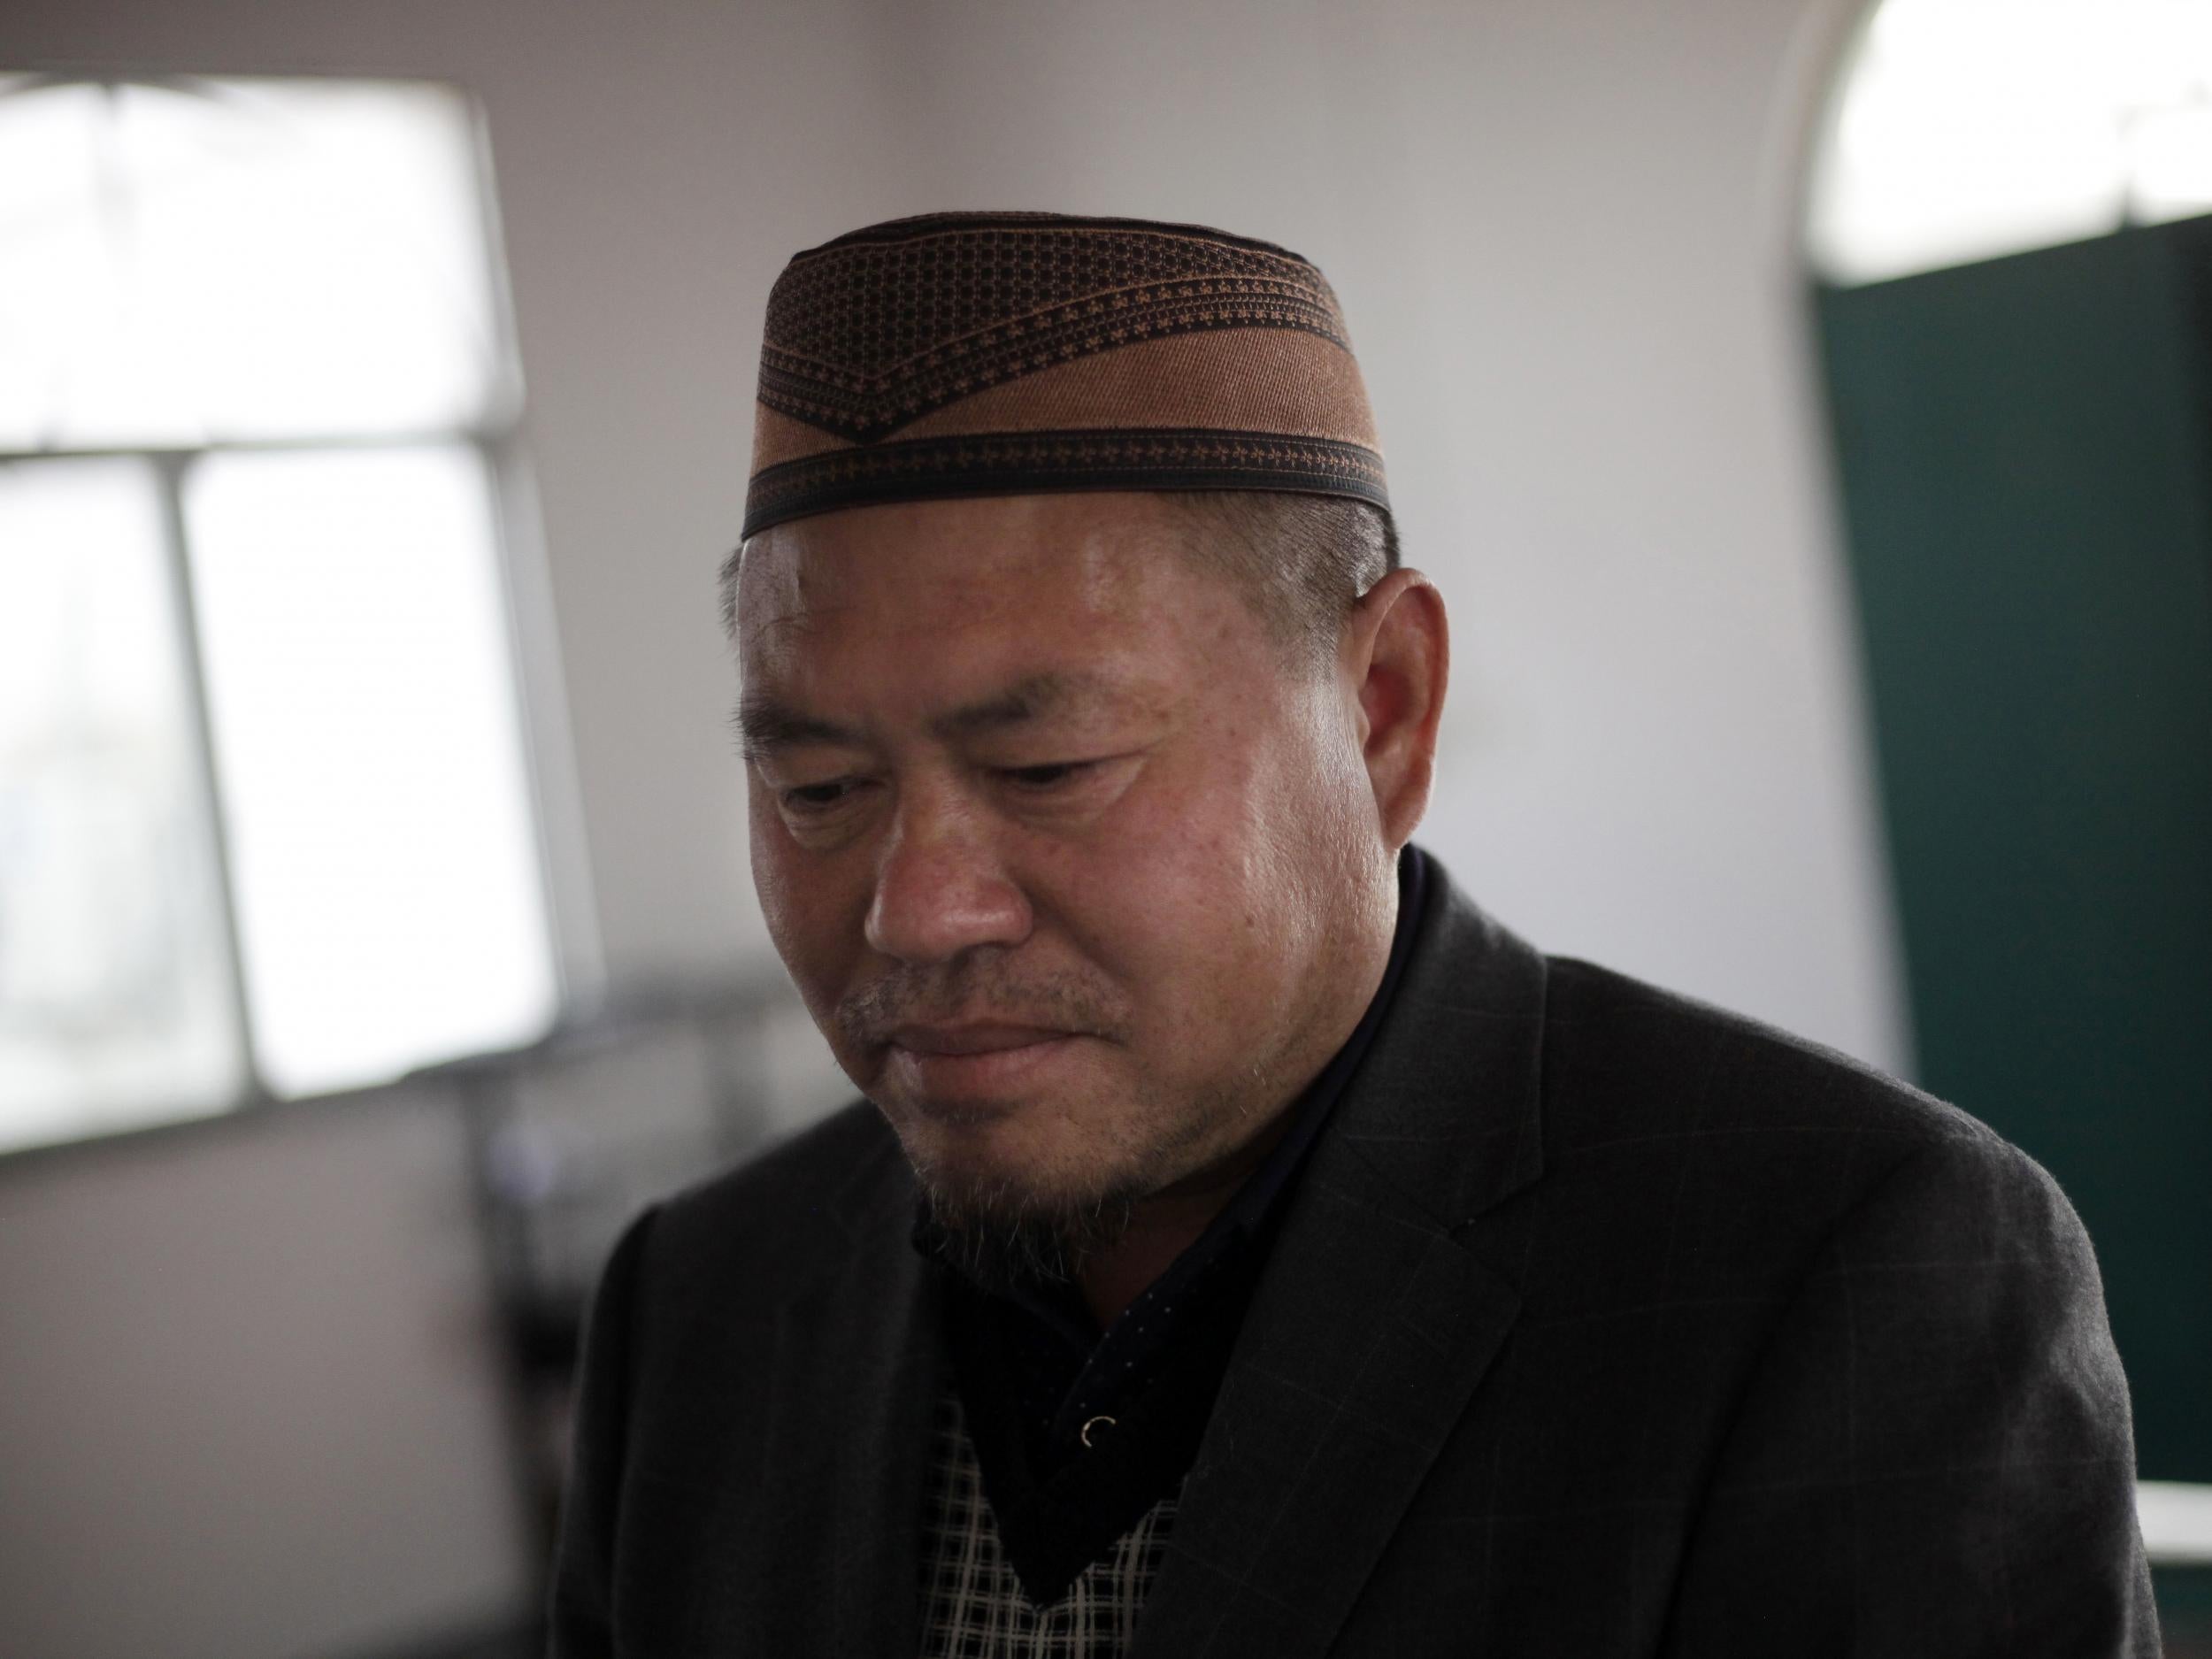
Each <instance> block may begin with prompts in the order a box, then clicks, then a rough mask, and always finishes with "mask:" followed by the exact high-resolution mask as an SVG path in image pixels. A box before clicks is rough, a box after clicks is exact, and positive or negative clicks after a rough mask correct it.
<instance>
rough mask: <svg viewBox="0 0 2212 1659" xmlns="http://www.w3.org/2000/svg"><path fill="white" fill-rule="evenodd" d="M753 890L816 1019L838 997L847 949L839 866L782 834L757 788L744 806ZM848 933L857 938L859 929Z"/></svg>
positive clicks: (854, 927)
mask: <svg viewBox="0 0 2212 1659" xmlns="http://www.w3.org/2000/svg"><path fill="white" fill-rule="evenodd" d="M748 818H749V826H750V841H751V849H752V865H753V891H754V893H755V894H756V895H757V896H758V897H759V900H760V910H761V917H762V919H763V920H764V921H765V922H766V923H767V925H768V937H769V940H770V941H771V942H772V943H773V944H774V946H775V948H776V954H777V955H778V956H780V957H782V958H783V965H784V967H785V969H786V970H787V972H789V973H790V975H791V978H792V981H793V983H794V984H795V985H796V986H797V987H799V993H800V995H801V996H802V997H803V998H804V999H805V1002H806V1003H807V1006H808V1008H809V1009H810V1010H812V1011H813V1012H814V1014H815V1017H816V1018H817V1019H818V1020H819V1019H821V1018H824V1016H825V1015H826V1013H827V1011H828V1010H829V1009H830V1008H833V1007H834V1005H835V1003H836V1002H837V999H838V997H839V995H841V993H842V989H843V981H842V975H843V973H844V972H845V967H846V963H845V958H846V956H848V955H849V950H850V947H849V944H848V943H847V942H846V941H844V939H843V938H842V933H843V932H845V931H847V930H845V929H843V928H841V926H840V924H839V921H838V918H839V917H840V916H841V914H842V912H843V910H845V909H846V908H848V907H847V906H846V904H845V903H844V901H843V896H842V895H841V893H840V892H839V890H838V888H837V887H836V884H835V879H834V877H835V871H836V868H837V866H836V865H835V864H833V863H831V862H829V861H825V860H823V859H820V858H818V857H814V856H810V855H809V854H808V853H807V852H806V851H805V850H804V849H802V848H800V847H799V846H798V845H797V844H796V843H795V842H794V841H792V839H791V837H790V835H789V834H788V833H786V831H785V829H784V826H783V819H782V818H781V816H780V814H779V813H778V812H777V811H776V809H775V806H774V803H772V802H771V801H769V800H768V799H767V796H766V792H765V791H764V789H763V788H762V787H761V786H760V785H759V784H758V783H757V782H756V783H754V784H753V785H752V786H751V790H750V800H749V804H748ZM849 931H850V932H851V933H853V934H854V936H855V937H856V938H857V936H858V924H857V922H855V923H853V924H852V925H851V927H850V929H849Z"/></svg>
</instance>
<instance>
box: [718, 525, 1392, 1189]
mask: <svg viewBox="0 0 2212 1659" xmlns="http://www.w3.org/2000/svg"><path fill="white" fill-rule="evenodd" d="M1188 534H1194V532H1193V531H1192V530H1191V529H1189V528H1187V521H1186V520H1185V519H1184V518H1182V516H1181V515H1179V513H1177V512H1176V511H1175V510H1174V509H1173V508H1171V506H1169V505H1168V504H1166V503H1163V502H1162V501H1161V500H1159V499H1158V498H1156V497H1154V496H1150V495H1099V494H1086V495H1056V496H1027V497H1018V498H1010V499H1001V500H983V501H953V502H932V503H911V504H901V505H894V506H884V507H872V508H863V509H854V510H849V511H841V512H837V513H832V514H827V515H825V516H822V517H819V518H809V519H802V520H798V521H796V522H794V523H790V524H787V525H783V526H778V527H776V528H775V529H773V530H772V531H770V532H768V533H767V534H764V535H763V536H761V537H759V538H758V539H757V540H756V541H755V542H754V543H753V544H752V546H751V547H750V548H749V549H748V551H747V555H746V558H745V563H744V568H743V571H742V573H741V579H740V586H739V595H738V617H739V622H738V642H739V649H740V657H741V672H742V680H743V690H742V699H741V719H742V723H743V727H744V733H745V738H746V743H747V752H748V757H749V764H748V772H749V788H750V816H751V826H752V860H753V878H754V881H755V884H756V886H757V888H758V890H759V894H760V899H761V904H762V907H763V909H764V911H765V913H766V917H767V921H768V927H769V932H770V933H771V935H772V937H773V939H774V941H775V943H776V948H777V949H778V950H779V951H780V953H781V955H782V956H783V960H784V962H785V964H786V965H787V967H788V968H789V970H790V972H791V974H792V977H793V979H795V981H796V982H797V985H798V987H799V990H800V993H801V994H802V995H803V997H804V998H805V1000H806V1002H807V1006H808V1008H809V1009H810V1010H811V1012H812V1013H813V1016H814V1018H815V1020H816V1022H817V1023H818V1025H820V1026H821V1028H822V1030H823V1032H824V1033H825V1034H826V1036H827V1037H828V1039H829V1041H830V1045H831V1048H833V1050H834V1052H835V1054H836V1056H837V1059H838V1062H839V1064H841V1066H842V1067H843V1068H844V1070H845V1071H846V1073H847V1074H848V1075H849V1077H850V1078H851V1079H852V1080H853V1081H854V1083H855V1084H856V1085H857V1086H858V1087H859V1088H860V1089H861V1091H862V1092H863V1093H864V1094H866V1095H867V1096H868V1097H869V1098H870V1099H871V1100H872V1101H873V1102H875V1103H876V1104H877V1105H878V1106H879V1108H880V1109H881V1110H883V1112H884V1113H885V1115H886V1116H887V1118H888V1119H889V1121H890V1123H891V1125H892V1126H893V1128H894V1129H895V1130H896V1132H897V1133H898V1135H899V1137H900V1140H901V1141H902V1143H903V1145H904V1147H905V1149H906V1152H907V1155H908V1156H909V1157H910V1159H911V1160H912V1162H913V1164H915V1166H916V1168H917V1170H918V1171H919V1172H920V1174H921V1176H922V1177H923V1179H924V1181H925V1182H926V1185H927V1186H928V1187H929V1188H930V1189H931V1190H932V1192H933V1194H936V1195H937V1196H938V1197H939V1199H940V1201H941V1202H945V1203H947V1204H948V1205H949V1208H950V1210H952V1211H953V1213H955V1214H958V1215H964V1216H968V1217H980V1218H991V1219H1005V1220H1013V1219H1020V1220H1027V1221H1037V1220H1051V1219H1053V1218H1056V1217H1070V1216H1075V1215H1079V1214H1081V1213H1082V1212H1083V1211H1084V1210H1087V1209H1093V1208H1094V1207H1096V1206H1097V1205H1099V1204H1100V1203H1101V1202H1104V1201H1110V1200H1122V1199H1133V1198H1138V1197H1142V1196H1145V1195H1147V1194H1151V1193H1154V1192H1157V1191H1159V1190H1160V1189H1162V1188H1164V1187H1168V1186H1171V1185H1172V1184H1173V1183H1174V1182H1176V1181H1178V1180H1179V1179H1183V1178H1185V1177H1187V1176H1189V1175H1192V1174H1193V1173H1194V1172H1196V1171H1201V1170H1202V1169H1204V1168H1205V1167H1206V1166H1207V1165H1208V1164H1210V1163H1212V1162H1214V1161H1215V1160H1217V1159H1219V1158H1221V1157H1222V1156H1225V1154H1226V1153H1228V1152H1230V1151H1231V1150H1233V1148H1236V1147H1237V1146H1239V1145H1240V1143H1242V1142H1243V1141H1246V1140H1247V1139H1248V1137H1249V1136H1250V1135H1251V1134H1252V1133H1253V1132H1254V1131H1255V1129H1256V1127H1257V1126H1258V1125H1259V1123H1260V1122H1261V1120H1262V1119H1263V1118H1264V1117H1265V1116H1266V1115H1268V1114H1269V1113H1271V1112H1272V1111H1273V1110H1275V1109H1277V1108H1279V1107H1280V1106H1281V1105H1283V1104H1284V1103H1285V1102H1287V1101H1288V1100H1289V1099H1290V1098H1291V1097H1292V1096H1293V1095H1294V1094H1295V1093H1296V1092H1297V1091H1298V1089H1300V1088H1301V1087H1303V1085H1304V1084H1305V1083H1306V1082H1307V1081H1308V1080H1309V1079H1310V1078H1311V1076H1312V1075H1313V1074H1314V1072H1315V1071H1317V1070H1318V1069H1319V1067H1320V1066H1321V1064H1324V1063H1325V1060H1326V1058H1327V1056H1328V1055H1329V1054H1330V1053H1331V1052H1333V1049H1334V1048H1336V1046H1337V1045H1338V1044H1339V1043H1340V1042H1341V1041H1342V1040H1343V1038H1344V1036H1345V1034H1346V1032H1347V1030H1348V1019H1347V1018H1346V1017H1345V1016H1344V1014H1343V1011H1342V1010H1343V1008H1344V1005H1345V1003H1346V1002H1347V998H1348V996H1350V997H1352V998H1354V999H1356V996H1357V984H1356V976H1357V975H1358V974H1359V973H1361V972H1363V968H1362V966H1361V964H1358V963H1357V962H1355V961H1351V960H1349V959H1348V958H1349V957H1350V956H1351V953H1350V952H1348V951H1347V950H1345V949H1343V948H1342V947H1343V941H1344V939H1345V937H1346V933H1347V930H1348V928H1350V927H1351V926H1352V925H1353V924H1354V923H1355V922H1357V923H1360V924H1362V925H1371V923H1372V920H1373V915H1374V911H1373V907H1374V905H1375V904H1376V903H1377V902H1378V900H1377V896H1376V893H1377V880H1376V874H1375V872H1376V870H1377V868H1378V846H1379V841H1378V834H1379V832H1378V829H1377V826H1376V809H1375V802H1374V798H1373V795H1372V792H1371V786H1370V783H1369V780H1368V776H1367V772H1366V771H1365V768H1364V765H1363V761H1362V757H1361V752H1360V746H1359V732H1358V729H1357V718H1358V703H1357V695H1356V687H1354V688H1352V689H1348V688H1347V687H1346V684H1345V677H1344V676H1343V675H1342V674H1340V673H1338V672H1333V671H1327V670H1325V671H1323V672H1319V673H1315V672H1310V671H1308V670H1302V669H1301V668H1299V667H1297V666H1295V665H1294V664H1293V662H1292V660H1291V657H1290V654H1289V653H1288V652H1287V651H1286V648H1284V647H1283V646H1282V645H1281V644H1280V643H1279V642H1278V641H1276V640H1275V639H1274V638H1273V637H1271V635H1270V634H1268V633H1267V631H1266V629H1265V628H1264V626H1263V625H1262V623H1261V622H1260V621H1259V619H1258V618H1257V617H1256V615H1255V613H1254V612H1253V611H1251V610H1250V609H1249V608H1248V605H1247V604H1246V603H1245V602H1244V600H1243V599H1242V598H1241V597H1240V595H1239V594H1238V593H1237V592H1236V590H1235V589H1234V588H1232V587H1230V586H1229V585H1228V584H1227V583H1226V581H1225V580H1223V579H1221V578H1218V577H1215V576H1211V575H1208V574H1204V573H1202V572H1201V571H1200V570H1199V569H1197V568H1195V567H1194V565H1192V564H1191V562H1190V561H1189V560H1188V559H1187V557H1186V556H1185V555H1184V554H1183V553H1182V552H1181V550H1180V549H1179V538H1181V537H1184V536H1186V535H1188ZM1383 856H1384V857H1385V858H1386V854H1385V855H1383ZM1381 867H1382V868H1383V869H1384V870H1385V871H1386V868H1387V866H1386V864H1383V865H1382V866H1381ZM1381 902H1385V903H1386V902H1387V901H1386V900H1384V901H1381ZM1358 1011H1359V1010H1358V1008H1357V1007H1356V1006H1354V1007H1351V1008H1350V1010H1349V1017H1348V1018H1350V1019H1356V1018H1357V1015H1358Z"/></svg>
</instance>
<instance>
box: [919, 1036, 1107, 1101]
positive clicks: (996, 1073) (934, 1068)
mask: <svg viewBox="0 0 2212 1659" xmlns="http://www.w3.org/2000/svg"><path fill="white" fill-rule="evenodd" d="M1079 1040H1080V1033H1076V1032H1071V1031H1056V1030H1052V1029H1049V1028H1048V1027H1044V1026H1038V1025H1002V1024H997V1023H992V1022H978V1023H972V1024H966V1025H902V1026H900V1027H899V1028H898V1029H896V1030H895V1031H894V1032H892V1033H891V1035H890V1042H889V1045H888V1048H887V1051H886V1056H885V1057H886V1062H887V1065H888V1066H889V1068H890V1070H891V1071H892V1073H893V1075H894V1077H895V1078H896V1079H898V1080H899V1081H901V1082H902V1083H905V1084H908V1085H910V1093H911V1094H913V1095H914V1096H915V1097H917V1098H918V1099H919V1100H920V1101H922V1102H924V1103H925V1104H926V1103H927V1102H929V1101H930V1100H931V1099H932V1098H936V1099H940V1100H958V1101H966V1102H973V1101H975V1100H976V1099H977V1098H978V1097H979V1096H988V1095H990V1094H998V1093H1002V1092H1003V1091H1004V1090H1006V1089H1008V1088H1010V1087H1015V1086H1018V1085H1019V1084H1022V1083H1024V1082H1026V1081H1029V1080H1031V1079H1033V1077H1034V1074H1035V1073H1036V1072H1038V1071H1040V1070H1041V1069H1042V1068H1045V1067H1048V1066H1049V1065H1050V1064H1052V1063H1053V1062H1054V1061H1056V1059H1058V1058H1060V1057H1061V1056H1064V1055H1065V1054H1066V1053H1067V1051H1068V1050H1069V1049H1070V1048H1072V1047H1073V1046H1074V1045H1075V1044H1076V1042H1077V1041H1079Z"/></svg>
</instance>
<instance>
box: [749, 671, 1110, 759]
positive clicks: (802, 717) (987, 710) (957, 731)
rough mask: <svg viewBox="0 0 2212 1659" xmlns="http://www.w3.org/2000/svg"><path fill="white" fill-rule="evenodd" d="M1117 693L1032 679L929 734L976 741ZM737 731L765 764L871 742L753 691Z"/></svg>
mask: <svg viewBox="0 0 2212 1659" xmlns="http://www.w3.org/2000/svg"><path fill="white" fill-rule="evenodd" d="M1118 693H1119V687H1118V685H1117V683H1116V682H1115V680H1113V679H1111V678H1110V676H1107V675H1104V674H1095V673H1044V674H1030V675H1027V676H1025V678H1023V679H1020V680H1016V681H1015V682H1014V683H1013V684H1012V685H1010V686H1008V687H1005V688H1004V689H1002V690H1000V691H996V692H994V693H993V694H992V695H989V696H987V697H985V698H982V699H980V700H979V701H977V702H974V703H965V704H963V705H962V706H961V707H959V708H957V709H954V710H951V711H950V712H949V713H945V714H941V715H939V716H937V717H936V718H934V719H933V720H931V721H930V723H929V730H930V733H931V735H932V736H934V737H937V738H940V739H951V738H962V737H976V736H979V735H981V734H983V733H987V732H1000V731H1004V730H1005V729H1006V728H1007V727H1009V726H1022V725H1025V724H1026V723H1028V722H1029V721H1032V720H1037V719H1041V718H1044V717H1045V716H1047V715H1048V714H1055V713H1058V712H1060V711H1061V710H1064V709H1066V708H1067V707H1068V706H1069V705H1070V704H1071V703H1079V702H1084V701H1092V702H1113V701H1117V700H1118ZM737 730H738V737H739V740H740V747H741V750H742V752H743V754H744V757H745V758H746V759H747V760H762V759H764V758H766V757H769V756H771V755H774V754H779V753H781V752H782V751H784V750H786V749H803V748H807V747H810V746H819V747H826V748H840V749H860V748H864V747H865V742H866V740H865V739H864V738H863V737H862V736H861V734H860V733H858V732H856V731H855V730H854V729H853V728H852V727H850V726H840V725H838V724H837V723H836V722H835V721H833V720H825V719H821V718H818V717H816V716H814V715H811V714H808V713H806V712H804V711H803V710H799V709H795V708H793V707H792V706H791V705H790V704H789V703H785V702H783V701H782V700H781V699H780V698H779V697H777V696H776V695H774V694H773V693H772V692H764V691H749V692H747V693H746V694H745V695H744V696H743V697H742V698H741V699H740V700H739V702H738V705H737Z"/></svg>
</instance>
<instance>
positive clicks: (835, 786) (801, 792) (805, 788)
mask: <svg viewBox="0 0 2212 1659" xmlns="http://www.w3.org/2000/svg"><path fill="white" fill-rule="evenodd" d="M854 787H855V786H854V784H853V780H851V779H849V778H833V779H831V780H829V781H828V782H827V783H803V784H799V785H797V786H796V787H793V788H789V789H786V790H785V791H784V792H783V803H784V805H785V806H786V807H787V808H788V809H790V810H792V811H795V812H826V811H827V810H829V809H830V808H832V807H833V806H836V805H838V804H839V803H841V802H842V801H843V800H844V799H845V798H846V796H848V795H851V794H852V792H853V789H854Z"/></svg>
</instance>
